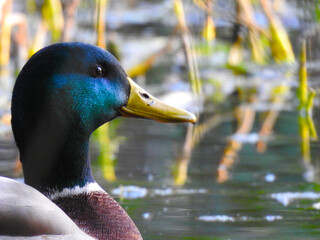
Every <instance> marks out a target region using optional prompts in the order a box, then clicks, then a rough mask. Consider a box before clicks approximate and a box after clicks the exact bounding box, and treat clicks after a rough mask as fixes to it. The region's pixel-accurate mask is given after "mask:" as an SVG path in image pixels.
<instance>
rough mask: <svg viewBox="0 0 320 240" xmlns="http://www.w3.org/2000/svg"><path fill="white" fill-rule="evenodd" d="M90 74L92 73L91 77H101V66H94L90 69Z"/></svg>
mask: <svg viewBox="0 0 320 240" xmlns="http://www.w3.org/2000/svg"><path fill="white" fill-rule="evenodd" d="M92 75H93V77H102V75H103V70H102V67H100V66H96V67H94V69H93V71H92Z"/></svg>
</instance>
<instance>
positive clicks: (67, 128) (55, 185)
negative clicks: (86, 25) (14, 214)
mask: <svg viewBox="0 0 320 240" xmlns="http://www.w3.org/2000/svg"><path fill="white" fill-rule="evenodd" d="M121 115H122V116H125V117H138V118H149V119H153V120H157V121H161V122H192V123H194V122H195V121H196V117H195V116H194V115H193V114H191V113H188V112H186V111H184V110H182V109H179V108H175V107H171V106H169V105H166V104H164V103H162V102H160V101H158V100H157V99H156V98H154V97H153V96H151V95H150V94H148V93H147V92H146V91H145V90H143V89H142V88H140V87H139V86H138V85H137V84H135V83H134V82H133V81H132V80H131V79H130V78H128V76H127V75H126V73H125V71H124V70H123V68H122V67H121V65H120V64H119V62H118V61H117V60H116V59H115V58H114V57H113V56H112V55H111V54H110V53H108V52H107V51H105V50H103V49H101V48H98V47H95V46H92V45H89V44H83V43H59V44H54V45H51V46H49V47H46V48H44V49H42V50H40V51H39V52H37V53H36V54H35V55H33V56H32V57H31V58H30V59H29V61H28V62H27V63H26V64H25V66H24V67H23V69H22V70H21V72H20V74H19V76H18V78H17V81H16V84H15V86H14V90H13V95H12V129H13V133H14V137H15V140H16V143H17V146H18V148H19V151H20V158H21V162H22V165H23V171H24V176H25V182H26V183H27V184H29V185H32V186H34V187H35V188H37V189H39V190H40V191H42V192H44V193H46V192H50V191H51V190H52V189H55V190H62V189H63V188H66V187H74V186H77V185H79V186H83V185H85V184H86V183H88V182H92V181H93V178H92V175H91V170H90V162H89V160H88V141H89V137H90V135H91V133H92V132H93V131H94V130H95V129H96V128H97V127H99V126H100V125H102V124H104V123H105V122H108V121H110V120H112V119H113V118H115V117H117V116H121Z"/></svg>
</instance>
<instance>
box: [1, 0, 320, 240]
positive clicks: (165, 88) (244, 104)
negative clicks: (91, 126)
mask: <svg viewBox="0 0 320 240" xmlns="http://www.w3.org/2000/svg"><path fill="white" fill-rule="evenodd" d="M63 41H81V42H87V43H91V44H95V45H98V46H100V47H102V48H105V49H107V50H108V51H110V52H112V54H114V55H115V56H116V57H117V59H118V60H119V61H120V62H121V63H122V65H123V66H124V68H125V70H126V71H127V73H128V75H129V76H130V77H132V78H133V79H134V80H135V81H136V82H138V83H139V84H140V85H142V86H143V87H144V88H145V89H147V90H148V91H149V92H151V93H152V94H153V95H154V96H157V97H159V98H160V99H162V100H164V101H166V102H168V103H171V104H174V105H176V106H180V107H183V108H185V109H187V110H189V111H191V112H194V113H196V114H197V116H198V117H199V122H198V124H197V125H194V126H193V125H191V124H177V125H174V124H160V123H157V122H152V121H147V120H136V119H122V118H119V119H116V120H115V121H112V122H111V123H108V124H105V125H103V126H102V127H100V128H99V129H98V130H96V131H95V132H94V134H93V136H92V139H91V146H90V147H91V161H92V165H93V172H94V176H95V179H96V180H97V181H98V183H99V184H100V185H101V186H102V187H103V188H104V189H105V190H106V191H107V192H109V193H110V194H111V195H112V196H113V197H114V198H115V199H116V200H117V201H118V202H119V203H120V204H121V205H122V206H123V207H124V208H125V210H126V211H127V212H128V213H129V215H130V216H131V217H132V219H133V221H134V222H135V223H136V225H137V226H138V228H139V229H140V231H141V234H142V236H143V238H144V239H146V240H155V239H165V240H171V239H197V240H202V239H203V240H204V239H205V240H211V239H290V240H291V239H319V238H320V212H319V209H320V154H319V151H320V144H319V141H318V136H317V132H318V130H319V118H320V101H319V94H320V81H319V78H320V48H319V46H320V2H319V1H318V0H153V1H147V0H125V1H116V0H81V1H80V0H0V175H2V176H7V177H12V178H16V179H22V178H23V175H22V170H21V165H20V163H19V156H18V152H17V148H16V146H15V143H14V139H13V135H12V132H11V126H10V120H11V115H10V102H11V92H12V87H13V84H14V82H15V78H16V76H17V74H18V73H19V71H20V69H21V67H22V66H23V65H24V63H25V62H26V61H27V59H28V58H29V57H30V56H31V55H32V54H33V53H35V52H36V51H37V50H39V49H40V48H42V47H44V46H47V45H50V44H52V43H55V42H63Z"/></svg>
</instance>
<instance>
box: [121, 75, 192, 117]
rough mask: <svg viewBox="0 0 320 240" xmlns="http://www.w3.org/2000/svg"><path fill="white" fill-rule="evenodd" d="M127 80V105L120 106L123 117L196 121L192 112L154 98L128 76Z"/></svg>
mask: <svg viewBox="0 0 320 240" xmlns="http://www.w3.org/2000/svg"><path fill="white" fill-rule="evenodd" d="M128 81H129V84H130V86H131V90H130V95H129V100H128V103H127V105H126V106H123V107H121V108H120V113H121V115H122V116H123V117H134V118H147V119H152V120H156V121H159V122H167V123H179V122H190V123H196V121H197V118H196V116H195V115H194V114H192V113H190V112H188V111H185V110H183V109H181V108H177V107H173V106H170V105H168V104H166V103H164V102H162V101H160V100H158V99H156V98H155V97H153V96H152V95H150V94H149V93H147V92H146V91H145V90H144V89H143V88H141V87H139V86H138V85H137V84H136V83H135V82H134V81H133V80H132V79H130V78H129V77H128Z"/></svg>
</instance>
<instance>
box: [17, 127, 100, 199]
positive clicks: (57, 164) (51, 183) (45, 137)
mask: <svg viewBox="0 0 320 240" xmlns="http://www.w3.org/2000/svg"><path fill="white" fill-rule="evenodd" d="M57 129H62V130H60V131H59V130H57ZM68 129H69V130H68ZM89 137H90V134H89V133H86V132H83V131H81V129H79V128H76V127H75V126H71V127H70V126H69V127H68V128H59V127H57V126H55V124H51V128H50V124H49V127H48V124H45V126H42V127H41V126H40V127H39V128H38V129H37V131H36V132H35V134H34V136H32V138H31V141H30V142H29V143H28V146H27V147H26V148H25V149H27V151H22V152H21V151H20V154H21V156H20V157H21V162H22V166H23V172H24V177H25V183H26V184H28V185H31V186H33V187H34V188H36V189H38V190H39V191H41V192H42V193H44V194H45V195H49V194H52V193H56V192H60V191H63V190H64V189H66V188H74V187H76V186H79V187H83V186H84V185H86V184H87V183H90V182H94V180H93V177H92V174H91V167H90V160H89Z"/></svg>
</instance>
